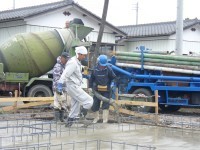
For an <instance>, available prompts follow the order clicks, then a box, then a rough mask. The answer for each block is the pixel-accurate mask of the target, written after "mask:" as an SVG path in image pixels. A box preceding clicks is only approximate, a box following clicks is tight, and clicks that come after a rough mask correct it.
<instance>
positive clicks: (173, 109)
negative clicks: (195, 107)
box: [159, 105, 181, 112]
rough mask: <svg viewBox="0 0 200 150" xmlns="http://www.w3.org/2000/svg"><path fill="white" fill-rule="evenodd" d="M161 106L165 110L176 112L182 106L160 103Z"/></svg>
mask: <svg viewBox="0 0 200 150" xmlns="http://www.w3.org/2000/svg"><path fill="white" fill-rule="evenodd" d="M159 107H160V109H161V110H162V111H163V112H175V111H178V110H179V109H180V108H181V107H180V106H172V105H159Z"/></svg>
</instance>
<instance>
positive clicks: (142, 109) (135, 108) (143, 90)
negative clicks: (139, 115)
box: [128, 88, 155, 112]
mask: <svg viewBox="0 0 200 150" xmlns="http://www.w3.org/2000/svg"><path fill="white" fill-rule="evenodd" d="M132 94H144V95H145V96H149V97H150V96H152V95H153V94H152V92H151V91H150V90H148V89H146V88H139V89H136V90H135V91H133V93H132ZM132 100H135V101H137V99H132ZM141 101H145V102H153V101H154V98H152V97H150V98H141ZM128 107H129V109H131V110H133V111H140V112H153V111H154V110H155V109H154V107H148V106H128Z"/></svg>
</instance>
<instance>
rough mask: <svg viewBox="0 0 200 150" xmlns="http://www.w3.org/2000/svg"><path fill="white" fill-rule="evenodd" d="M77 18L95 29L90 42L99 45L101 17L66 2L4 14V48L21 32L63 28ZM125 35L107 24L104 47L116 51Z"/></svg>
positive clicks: (0, 36) (0, 16)
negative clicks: (11, 38) (119, 41)
mask: <svg viewBox="0 0 200 150" xmlns="http://www.w3.org/2000/svg"><path fill="white" fill-rule="evenodd" d="M74 18H80V19H82V21H83V23H84V25H85V26H88V27H92V28H94V30H93V31H92V32H91V33H90V34H89V35H88V37H87V39H88V40H89V41H92V42H93V44H95V42H96V41H97V37H98V31H99V28H100V23H101V18H100V17H98V16H96V15H94V14H93V13H92V12H90V11H88V10H87V9H85V8H83V7H81V6H80V5H78V4H76V3H74V2H73V1H71V0H65V1H59V2H54V3H48V4H43V5H38V6H32V7H25V8H19V9H14V10H7V11H2V12H0V45H1V44H2V43H3V42H5V41H6V40H7V39H8V38H10V37H11V36H13V35H15V34H17V33H25V32H37V31H45V30H50V29H54V28H63V27H64V26H65V22H66V21H67V20H68V21H70V20H73V19H74ZM125 36H126V33H124V32H123V31H121V30H120V29H118V28H117V27H115V26H113V25H112V24H110V23H108V22H106V24H105V28H104V33H103V37H102V45H103V46H106V49H109V50H113V49H114V48H115V46H114V45H115V39H116V37H120V38H121V37H125ZM104 49H105V48H104Z"/></svg>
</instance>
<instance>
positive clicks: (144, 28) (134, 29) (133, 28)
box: [118, 18, 200, 37]
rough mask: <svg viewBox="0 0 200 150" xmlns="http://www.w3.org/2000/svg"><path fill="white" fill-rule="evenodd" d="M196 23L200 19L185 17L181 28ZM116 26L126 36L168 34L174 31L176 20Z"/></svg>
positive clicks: (199, 22)
mask: <svg viewBox="0 0 200 150" xmlns="http://www.w3.org/2000/svg"><path fill="white" fill-rule="evenodd" d="M196 24H200V20H198V19H197V18H196V19H185V20H184V21H183V29H187V28H190V27H192V26H194V25H196ZM118 28H119V29H121V30H122V31H124V32H125V33H127V35H128V37H153V36H169V35H172V34H174V33H175V32H176V21H171V22H160V23H150V24H139V25H127V26H119V27H118Z"/></svg>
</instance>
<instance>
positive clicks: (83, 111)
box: [80, 107, 88, 118]
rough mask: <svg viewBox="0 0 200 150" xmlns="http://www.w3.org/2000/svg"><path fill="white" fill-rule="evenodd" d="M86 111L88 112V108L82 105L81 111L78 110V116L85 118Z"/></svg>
mask: <svg viewBox="0 0 200 150" xmlns="http://www.w3.org/2000/svg"><path fill="white" fill-rule="evenodd" d="M87 112H88V109H85V108H83V107H82V108H81V112H80V116H81V117H83V118H86V115H87Z"/></svg>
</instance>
